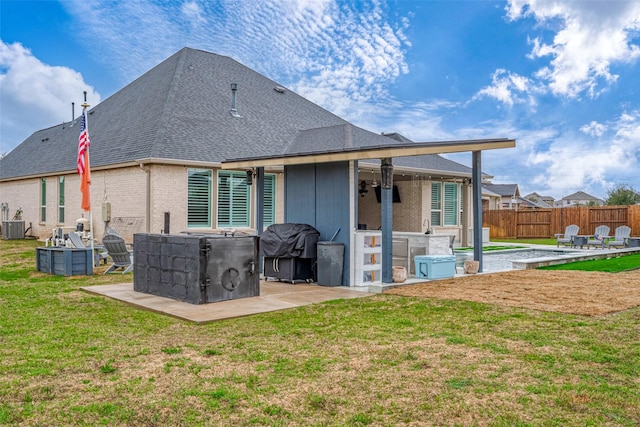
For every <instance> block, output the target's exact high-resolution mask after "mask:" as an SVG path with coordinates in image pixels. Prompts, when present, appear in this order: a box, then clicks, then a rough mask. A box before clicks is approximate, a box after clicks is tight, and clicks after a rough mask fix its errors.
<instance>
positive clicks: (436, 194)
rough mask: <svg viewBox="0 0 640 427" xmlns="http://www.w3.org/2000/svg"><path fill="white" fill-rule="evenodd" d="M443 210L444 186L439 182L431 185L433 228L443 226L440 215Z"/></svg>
mask: <svg viewBox="0 0 640 427" xmlns="http://www.w3.org/2000/svg"><path fill="white" fill-rule="evenodd" d="M441 210H442V185H441V184H440V183H439V182H432V183H431V226H432V227H433V226H439V225H442V223H441V221H440V213H441Z"/></svg>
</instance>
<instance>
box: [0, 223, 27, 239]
mask: <svg viewBox="0 0 640 427" xmlns="http://www.w3.org/2000/svg"><path fill="white" fill-rule="evenodd" d="M2 239H3V240H13V239H24V221H2Z"/></svg>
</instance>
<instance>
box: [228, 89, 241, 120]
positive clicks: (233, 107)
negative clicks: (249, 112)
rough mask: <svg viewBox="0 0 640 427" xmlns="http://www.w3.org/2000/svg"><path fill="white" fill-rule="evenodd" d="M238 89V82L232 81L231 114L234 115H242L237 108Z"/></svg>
mask: <svg viewBox="0 0 640 427" xmlns="http://www.w3.org/2000/svg"><path fill="white" fill-rule="evenodd" d="M237 91H238V83H231V111H230V113H231V115H232V116H233V117H242V116H241V115H240V114H238V110H237V109H236V92H237Z"/></svg>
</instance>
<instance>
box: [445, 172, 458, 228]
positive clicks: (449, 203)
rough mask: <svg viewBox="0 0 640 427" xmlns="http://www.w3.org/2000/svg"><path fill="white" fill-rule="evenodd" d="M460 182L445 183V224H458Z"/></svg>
mask: <svg viewBox="0 0 640 427" xmlns="http://www.w3.org/2000/svg"><path fill="white" fill-rule="evenodd" d="M458 215H459V213H458V184H456V183H452V182H445V183H444V225H457V224H458Z"/></svg>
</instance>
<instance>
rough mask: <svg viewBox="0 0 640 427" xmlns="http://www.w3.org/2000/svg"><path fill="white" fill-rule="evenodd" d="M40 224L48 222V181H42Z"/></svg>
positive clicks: (42, 179)
mask: <svg viewBox="0 0 640 427" xmlns="http://www.w3.org/2000/svg"><path fill="white" fill-rule="evenodd" d="M40 222H47V179H46V178H41V179H40Z"/></svg>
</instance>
